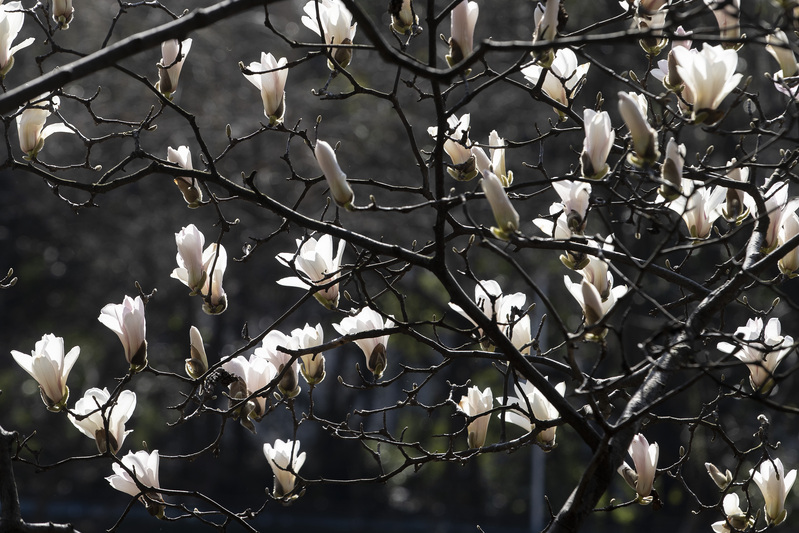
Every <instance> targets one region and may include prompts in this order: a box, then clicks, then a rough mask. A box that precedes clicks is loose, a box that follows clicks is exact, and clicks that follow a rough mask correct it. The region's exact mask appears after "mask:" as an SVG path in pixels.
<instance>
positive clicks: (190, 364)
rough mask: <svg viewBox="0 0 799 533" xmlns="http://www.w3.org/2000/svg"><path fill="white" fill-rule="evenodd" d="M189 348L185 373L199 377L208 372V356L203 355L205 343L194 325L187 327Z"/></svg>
mask: <svg viewBox="0 0 799 533" xmlns="http://www.w3.org/2000/svg"><path fill="white" fill-rule="evenodd" d="M189 341H190V343H189V350H190V355H191V357H189V358H188V359H186V374H188V375H189V377H190V378H193V379H199V378H200V377H201V376H202V375H203V374H205V373H206V372H208V357H207V356H206V355H205V345H204V344H203V337H202V335H201V334H200V330H199V329H197V328H196V327H195V326H192V327H191V329H189Z"/></svg>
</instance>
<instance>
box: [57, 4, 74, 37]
mask: <svg viewBox="0 0 799 533" xmlns="http://www.w3.org/2000/svg"><path fill="white" fill-rule="evenodd" d="M74 13H75V9H74V8H73V7H72V0H53V20H54V21H55V22H56V24H58V27H59V28H61V29H62V30H66V29H68V28H69V23H70V22H72V16H73V14H74Z"/></svg>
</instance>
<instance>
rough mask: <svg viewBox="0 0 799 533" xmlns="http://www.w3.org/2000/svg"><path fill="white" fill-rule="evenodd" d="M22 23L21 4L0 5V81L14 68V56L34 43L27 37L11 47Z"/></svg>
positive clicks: (23, 20)
mask: <svg viewBox="0 0 799 533" xmlns="http://www.w3.org/2000/svg"><path fill="white" fill-rule="evenodd" d="M24 22H25V13H24V11H23V7H22V2H9V3H7V4H4V5H0V79H3V77H4V76H5V75H6V74H8V71H9V70H11V67H13V66H14V54H16V53H17V52H19V51H20V50H22V49H23V48H25V47H27V46H30V45H32V44H33V43H34V41H36V39H34V38H33V37H29V38H27V39H25V40H24V41H22V42H21V43H19V44H17V45H16V46H11V43H13V42H14V39H16V38H17V35H19V31H20V30H21V29H22V24H23V23H24Z"/></svg>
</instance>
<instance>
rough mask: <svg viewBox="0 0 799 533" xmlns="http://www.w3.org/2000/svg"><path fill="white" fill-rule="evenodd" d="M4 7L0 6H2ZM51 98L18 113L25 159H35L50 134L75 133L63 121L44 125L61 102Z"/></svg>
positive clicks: (21, 144)
mask: <svg viewBox="0 0 799 533" xmlns="http://www.w3.org/2000/svg"><path fill="white" fill-rule="evenodd" d="M2 7H3V6H0V8H2ZM41 98H45V97H41ZM41 98H40V100H41ZM51 100H52V103H50V102H48V101H44V100H42V101H39V102H36V103H32V104H28V107H26V108H25V110H24V111H22V113H20V114H19V115H17V134H18V135H19V148H20V150H22V151H23V152H25V154H26V155H25V159H28V160H31V159H35V158H36V156H37V155H38V154H39V152H40V151H41V150H42V148H44V141H45V139H47V138H48V137H49V136H50V135H52V134H54V133H75V132H74V131H72V130H71V129H69V128H68V127H67V125H66V124H63V123H61V122H58V123H56V124H50V125H49V126H45V125H44V123H45V122H47V117H49V116H50V115H51V111H50V108H51V107H52V109H53V110H56V109H58V106H59V103H60V100H59V98H58V97H57V96H53V97H52V99H51Z"/></svg>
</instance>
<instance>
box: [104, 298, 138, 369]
mask: <svg viewBox="0 0 799 533" xmlns="http://www.w3.org/2000/svg"><path fill="white" fill-rule="evenodd" d="M97 320H99V321H100V322H101V323H102V324H103V325H104V326H105V327H107V328H108V329H110V330H111V331H113V332H114V333H116V334H117V336H119V340H120V342H122V347H123V348H124V349H125V359H126V360H127V361H128V363H130V370H131V372H139V371H140V370H142V369H143V368H144V367H146V366H147V341H146V340H145V337H146V328H147V325H146V323H145V321H144V302H143V301H142V299H141V296H137V297H136V298H135V299H134V298H131V297H130V296H125V299H124V300H123V301H122V303H121V304H108V305H106V306H105V307H103V308H102V310H101V311H100V316H99V317H97Z"/></svg>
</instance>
